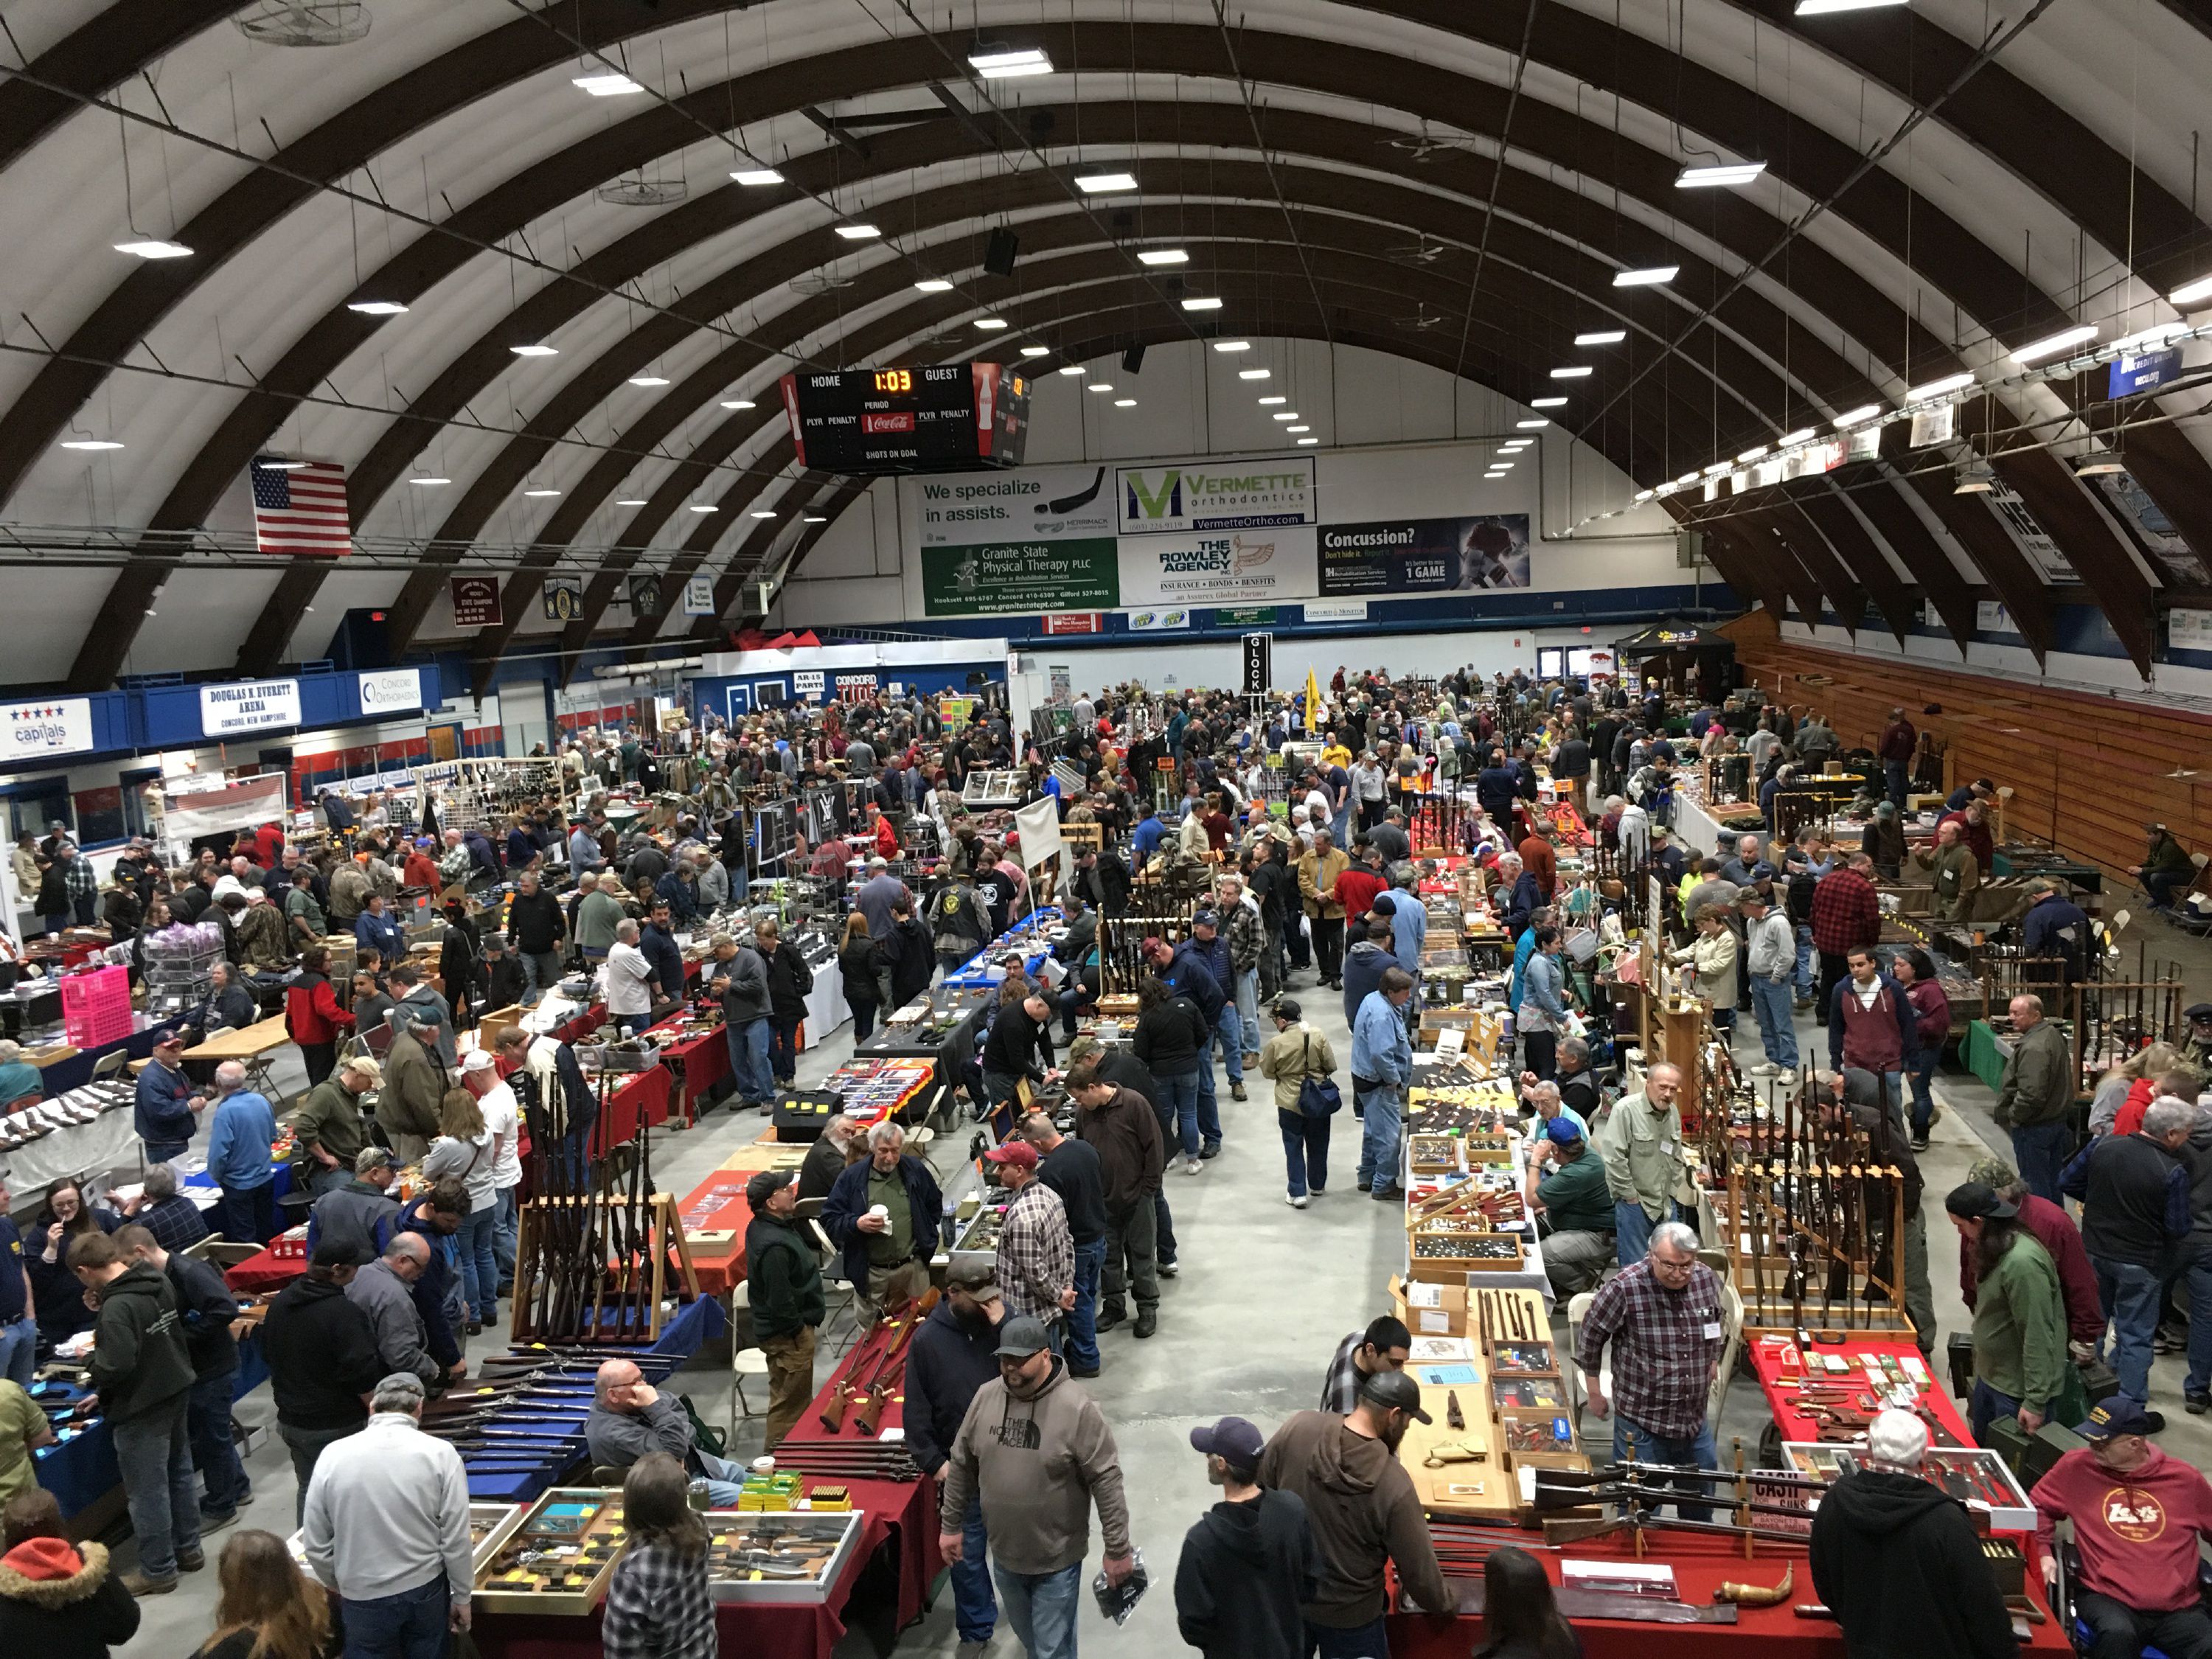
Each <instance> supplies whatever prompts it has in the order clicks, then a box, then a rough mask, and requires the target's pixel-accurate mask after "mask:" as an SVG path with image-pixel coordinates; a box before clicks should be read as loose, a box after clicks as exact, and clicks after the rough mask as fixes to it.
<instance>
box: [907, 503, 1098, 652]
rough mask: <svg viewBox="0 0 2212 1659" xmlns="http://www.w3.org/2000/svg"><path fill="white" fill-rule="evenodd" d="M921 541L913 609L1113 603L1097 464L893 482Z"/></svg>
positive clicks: (944, 611)
mask: <svg viewBox="0 0 2212 1659" xmlns="http://www.w3.org/2000/svg"><path fill="white" fill-rule="evenodd" d="M899 488H900V504H901V508H902V515H903V517H904V519H905V521H906V522H907V523H908V524H910V525H912V526H914V530H915V538H916V539H917V541H918V542H919V544H920V545H921V599H922V614H923V615H925V616H930V617H980V616H993V615H1000V614H1008V613H1012V612H1018V611H1091V610H1099V611H1110V610H1112V609H1114V608H1115V606H1117V605H1120V603H1121V590H1120V586H1119V580H1118V578H1117V575H1116V568H1115V560H1114V504H1113V501H1112V498H1111V496H1110V495H1109V491H1108V489H1107V477H1106V469H1105V468H1104V467H1103V466H1097V465H1092V466H1036V467H1024V468H1022V469H1021V470H1019V471H1013V472H956V473H949V474H944V475H941V476H938V477H915V478H905V479H902V480H901V481H900V486H899Z"/></svg>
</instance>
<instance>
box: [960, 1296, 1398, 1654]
mask: <svg viewBox="0 0 2212 1659" xmlns="http://www.w3.org/2000/svg"><path fill="white" fill-rule="evenodd" d="M998 1359H999V1375H998V1378H997V1380H996V1381H994V1382H990V1383H985V1384H983V1386H982V1387H981V1388H980V1389H977V1390H976V1391H975V1399H974V1400H973V1401H970V1402H969V1407H968V1415H967V1416H966V1417H965V1418H963V1419H962V1420H961V1424H960V1432H959V1434H958V1435H957V1437H955V1438H954V1440H953V1443H952V1452H951V1457H950V1458H949V1459H948V1460H947V1461H946V1462H945V1468H944V1470H943V1471H942V1474H943V1476H944V1490H943V1492H942V1494H941V1496H940V1498H939V1510H938V1539H937V1545H938V1548H939V1551H940V1553H942V1554H943V1556H944V1558H945V1565H948V1566H950V1565H952V1564H953V1563H955V1562H957V1561H958V1560H959V1559H961V1556H962V1554H963V1551H964V1549H965V1542H964V1538H963V1532H964V1528H963V1522H964V1521H965V1518H966V1516H967V1513H968V1504H969V1500H970V1499H971V1498H977V1497H980V1498H981V1502H982V1508H983V1528H984V1531H985V1532H986V1533H987V1534H988V1536H989V1537H990V1540H991V1548H992V1551H993V1553H994V1554H995V1555H996V1557H997V1559H996V1560H995V1561H994V1563H993V1572H992V1577H993V1579H994V1582H995V1583H997V1585H998V1590H999V1605H1000V1607H1001V1608H1003V1609H1004V1610H1005V1612H1006V1622H1007V1623H1008V1624H1010V1625H1012V1626H1013V1629H1014V1634H1015V1636H1016V1637H1017V1638H1019V1640H1020V1642H1021V1644H1022V1646H1023V1647H1024V1649H1025V1650H1027V1651H1028V1654H1029V1656H1030V1659H1075V1618H1076V1613H1077V1610H1078V1608H1079V1607H1080V1606H1081V1604H1082V1598H1083V1557H1084V1554H1085V1552H1086V1551H1087V1550H1088V1549H1089V1548H1090V1547H1091V1504H1092V1503H1093V1502H1094V1501H1095V1502H1096V1503H1097V1505H1098V1527H1099V1530H1100V1531H1101V1532H1103V1534H1105V1540H1106V1559H1105V1561H1104V1563H1103V1566H1104V1569H1105V1573H1106V1577H1107V1580H1108V1582H1109V1583H1115V1584H1119V1583H1121V1582H1122V1581H1123V1580H1124V1579H1126V1578H1127V1577H1128V1576H1129V1573H1130V1571H1131V1569H1132V1567H1133V1565H1134V1563H1133V1560H1132V1559H1131V1549H1130V1543H1129V1505H1128V1502H1127V1498H1125V1497H1124V1496H1123V1494H1122V1491H1121V1459H1120V1455H1119V1454H1118V1453H1117V1452H1116V1451H1115V1446H1114V1433H1113V1431H1112V1430H1110V1429H1109V1428H1108V1427H1107V1426H1106V1418H1105V1415H1104V1413H1102V1412H1100V1411H1099V1409H1098V1407H1097V1403H1096V1402H1095V1401H1092V1400H1091V1396H1090V1395H1087V1394H1085V1392H1084V1391H1083V1389H1082V1386H1081V1385H1080V1384H1079V1383H1074V1382H1072V1381H1070V1380H1069V1378H1068V1376H1067V1369H1066V1364H1064V1363H1063V1362H1062V1361H1061V1359H1060V1356H1059V1355H1058V1354H1055V1353H1054V1352H1053V1351H1052V1346H1051V1340H1050V1339H1049V1338H1048V1336H1047V1335H1046V1334H1045V1328H1044V1327H1043V1325H1042V1324H1041V1323H1039V1322H1037V1321H1036V1320H1035V1319H1032V1318H1030V1317H1029V1316H1026V1315H1024V1316H1020V1317H1018V1318H1013V1319H1009V1320H1007V1321H1006V1322H1005V1324H1003V1325H1002V1326H1000V1330H999V1346H998ZM1401 1478H1402V1472H1401ZM1407 1490H1408V1491H1409V1492H1410V1491H1411V1487H1410V1485H1409V1486H1408V1488H1407ZM1418 1515H1419V1510H1418V1508H1417V1509H1416V1517H1417V1518H1418Z"/></svg>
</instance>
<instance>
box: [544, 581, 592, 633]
mask: <svg viewBox="0 0 2212 1659" xmlns="http://www.w3.org/2000/svg"><path fill="white" fill-rule="evenodd" d="M583 614H584V579H583V578H582V577H581V576H548V577H547V578H546V579H545V619H546V620H547V621H548V622H574V621H575V620H576V619H577V618H578V617H581V616H582V615H583Z"/></svg>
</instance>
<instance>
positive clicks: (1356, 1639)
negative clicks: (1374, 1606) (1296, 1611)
mask: <svg viewBox="0 0 2212 1659" xmlns="http://www.w3.org/2000/svg"><path fill="white" fill-rule="evenodd" d="M1316 1656H1318V1659H1390V1632H1389V1626H1387V1625H1385V1624H1384V1623H1383V1620H1380V1619H1376V1620H1370V1621H1369V1622H1368V1623H1366V1624H1364V1625H1354V1626H1352V1628H1351V1629H1349V1630H1340V1629H1338V1628H1337V1627H1336V1626H1334V1625H1316V1624H1315V1623H1314V1622H1313V1620H1310V1619H1309V1620H1306V1659H1316Z"/></svg>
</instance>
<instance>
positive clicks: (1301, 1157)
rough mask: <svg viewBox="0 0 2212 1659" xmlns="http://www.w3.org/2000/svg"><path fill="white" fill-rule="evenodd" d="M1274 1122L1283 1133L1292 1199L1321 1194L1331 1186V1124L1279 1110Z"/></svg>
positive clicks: (1323, 1118) (1315, 1118)
mask: <svg viewBox="0 0 2212 1659" xmlns="http://www.w3.org/2000/svg"><path fill="white" fill-rule="evenodd" d="M1275 1122H1276V1124H1277V1126H1278V1127H1279V1128H1280V1129H1281V1130H1282V1132H1283V1163H1284V1164H1285V1167H1286V1169H1287V1170H1288V1171H1289V1174H1290V1180H1291V1188H1290V1190H1291V1197H1292V1198H1304V1196H1305V1195H1306V1194H1307V1193H1308V1192H1309V1191H1312V1192H1316V1193H1318V1192H1321V1191H1322V1190H1323V1189H1324V1188H1327V1187H1328V1119H1327V1118H1325V1117H1308V1116H1307V1115H1305V1114H1304V1112H1285V1111H1280V1110H1279V1111H1277V1112H1276V1114H1275ZM1362 1150H1363V1152H1364V1138H1363V1146H1362Z"/></svg>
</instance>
